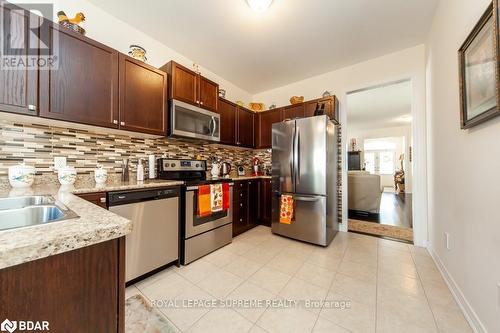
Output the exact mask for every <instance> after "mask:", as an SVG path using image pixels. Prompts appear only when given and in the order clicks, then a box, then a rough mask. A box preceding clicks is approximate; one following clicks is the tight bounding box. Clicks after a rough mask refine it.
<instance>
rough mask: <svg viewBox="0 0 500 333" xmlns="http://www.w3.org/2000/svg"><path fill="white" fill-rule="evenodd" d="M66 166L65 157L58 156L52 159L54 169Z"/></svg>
mask: <svg viewBox="0 0 500 333" xmlns="http://www.w3.org/2000/svg"><path fill="white" fill-rule="evenodd" d="M65 166H66V157H64V156H58V157H54V169H56V171H57V170H59V169H60V168H64V167H65Z"/></svg>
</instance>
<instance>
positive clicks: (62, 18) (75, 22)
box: [57, 10, 85, 35]
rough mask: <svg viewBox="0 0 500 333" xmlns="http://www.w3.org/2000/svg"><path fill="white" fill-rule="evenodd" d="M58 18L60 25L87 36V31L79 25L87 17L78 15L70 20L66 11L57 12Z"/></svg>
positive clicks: (81, 14)
mask: <svg viewBox="0 0 500 333" xmlns="http://www.w3.org/2000/svg"><path fill="white" fill-rule="evenodd" d="M57 17H58V19H59V24H60V25H62V26H63V27H66V28H69V29H71V30H74V31H76V32H79V33H81V34H82V35H84V34H85V29H83V28H82V27H81V26H80V25H79V24H80V23H82V22H83V21H85V15H84V14H83V13H81V12H80V13H76V15H75V17H74V18H69V17H68V16H67V15H66V13H65V12H64V11H62V10H61V11H59V12H57Z"/></svg>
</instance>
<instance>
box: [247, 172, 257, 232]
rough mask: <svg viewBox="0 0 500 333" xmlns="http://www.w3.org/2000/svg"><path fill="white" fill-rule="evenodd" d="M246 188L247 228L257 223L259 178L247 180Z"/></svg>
mask: <svg viewBox="0 0 500 333" xmlns="http://www.w3.org/2000/svg"><path fill="white" fill-rule="evenodd" d="M247 184H248V185H247V189H248V223H247V225H248V228H253V227H255V226H256V225H258V224H259V222H258V212H259V188H260V186H259V179H252V180H249V181H248V183H247Z"/></svg>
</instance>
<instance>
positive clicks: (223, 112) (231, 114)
mask: <svg viewBox="0 0 500 333" xmlns="http://www.w3.org/2000/svg"><path fill="white" fill-rule="evenodd" d="M237 112H238V111H237V108H236V106H235V105H234V104H232V103H229V102H228V101H226V100H224V99H222V98H221V99H219V114H220V142H221V143H224V144H228V145H234V144H236V113H237Z"/></svg>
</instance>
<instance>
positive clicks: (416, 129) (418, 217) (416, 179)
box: [341, 75, 428, 247]
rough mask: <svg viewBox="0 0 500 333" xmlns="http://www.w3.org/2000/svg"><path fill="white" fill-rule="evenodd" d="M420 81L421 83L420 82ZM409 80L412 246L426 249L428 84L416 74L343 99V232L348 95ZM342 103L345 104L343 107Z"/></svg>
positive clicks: (344, 227)
mask: <svg viewBox="0 0 500 333" xmlns="http://www.w3.org/2000/svg"><path fill="white" fill-rule="evenodd" d="M419 79H420V80H419ZM408 80H410V82H411V86H412V94H411V99H412V100H411V115H412V137H413V147H412V155H413V156H412V161H413V194H412V203H413V212H412V214H413V216H412V218H413V243H414V244H415V245H417V246H422V247H426V246H427V242H428V232H427V229H428V226H427V223H428V219H427V216H428V215H427V210H428V207H427V148H426V147H427V137H426V132H427V129H426V112H425V107H426V101H425V81H424V82H420V81H422V80H421V78H419V77H417V76H416V75H409V76H404V77H400V78H393V79H392V80H389V81H385V82H374V83H373V84H370V85H364V86H361V87H352V89H349V90H347V91H346V92H345V93H344V94H343V95H342V96H341V102H342V103H341V124H342V226H341V230H342V231H347V230H348V223H349V222H348V204H347V197H348V186H347V151H348V144H349V142H348V140H349V138H347V137H346V135H347V127H348V126H349V124H348V122H347V112H349V110H347V106H346V105H347V95H348V94H350V93H352V92H355V91H359V90H366V89H371V88H375V87H377V86H384V85H390V84H394V83H398V82H402V81H408ZM342 104H343V105H342Z"/></svg>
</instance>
